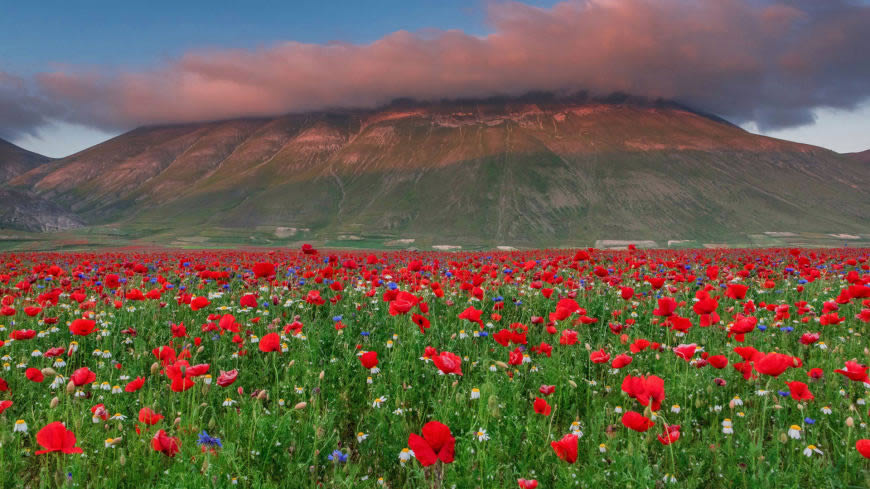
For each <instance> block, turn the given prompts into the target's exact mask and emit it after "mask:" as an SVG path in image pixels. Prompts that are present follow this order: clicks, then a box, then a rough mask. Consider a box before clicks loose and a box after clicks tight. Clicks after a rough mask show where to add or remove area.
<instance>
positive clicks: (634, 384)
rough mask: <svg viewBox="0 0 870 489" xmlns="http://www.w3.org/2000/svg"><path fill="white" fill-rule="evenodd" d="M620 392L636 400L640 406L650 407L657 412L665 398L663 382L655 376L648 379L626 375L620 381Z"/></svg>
mask: <svg viewBox="0 0 870 489" xmlns="http://www.w3.org/2000/svg"><path fill="white" fill-rule="evenodd" d="M622 391H623V392H625V393H626V394H628V395H629V396H630V397H633V398H635V399H637V402H639V403H640V404H641V405H642V406H650V409H652V410H653V411H658V410H659V408H661V405H662V401H663V400H664V398H665V381H664V380H662V378H661V377H657V376H655V375H650V376H649V377H632V376H631V375H626V376H625V379H623V381H622ZM650 403H652V404H650Z"/></svg>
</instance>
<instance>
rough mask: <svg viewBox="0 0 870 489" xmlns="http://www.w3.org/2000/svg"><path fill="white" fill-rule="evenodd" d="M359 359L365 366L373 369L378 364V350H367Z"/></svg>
mask: <svg viewBox="0 0 870 489" xmlns="http://www.w3.org/2000/svg"><path fill="white" fill-rule="evenodd" d="M359 361H360V363H362V366H363V368H365V369H367V370H370V369H373V368H375V367H377V366H378V352H376V351H367V352H365V353H363V354H362V355H360V357H359Z"/></svg>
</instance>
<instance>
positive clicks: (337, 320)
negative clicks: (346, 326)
mask: <svg viewBox="0 0 870 489" xmlns="http://www.w3.org/2000/svg"><path fill="white" fill-rule="evenodd" d="M342 319H343V317H342V316H341V315H338V316H332V320H333V321H335V322H336V323H337V322H339V321H341V320H342Z"/></svg>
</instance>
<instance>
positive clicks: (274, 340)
mask: <svg viewBox="0 0 870 489" xmlns="http://www.w3.org/2000/svg"><path fill="white" fill-rule="evenodd" d="M260 351H261V352H263V353H269V352H273V351H281V336H280V335H279V334H278V333H269V334H267V335H265V336H263V337H262V338H261V339H260Z"/></svg>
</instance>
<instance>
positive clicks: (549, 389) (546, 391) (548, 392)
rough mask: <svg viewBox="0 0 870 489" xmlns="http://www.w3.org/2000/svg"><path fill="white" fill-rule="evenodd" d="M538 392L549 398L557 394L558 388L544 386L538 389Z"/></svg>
mask: <svg viewBox="0 0 870 489" xmlns="http://www.w3.org/2000/svg"><path fill="white" fill-rule="evenodd" d="M538 392H540V393H541V394H543V395H545V396H549V395H551V394H552V393H554V392H556V386H555V385H546V384H544V385H542V386H541V387H539V388H538Z"/></svg>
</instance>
